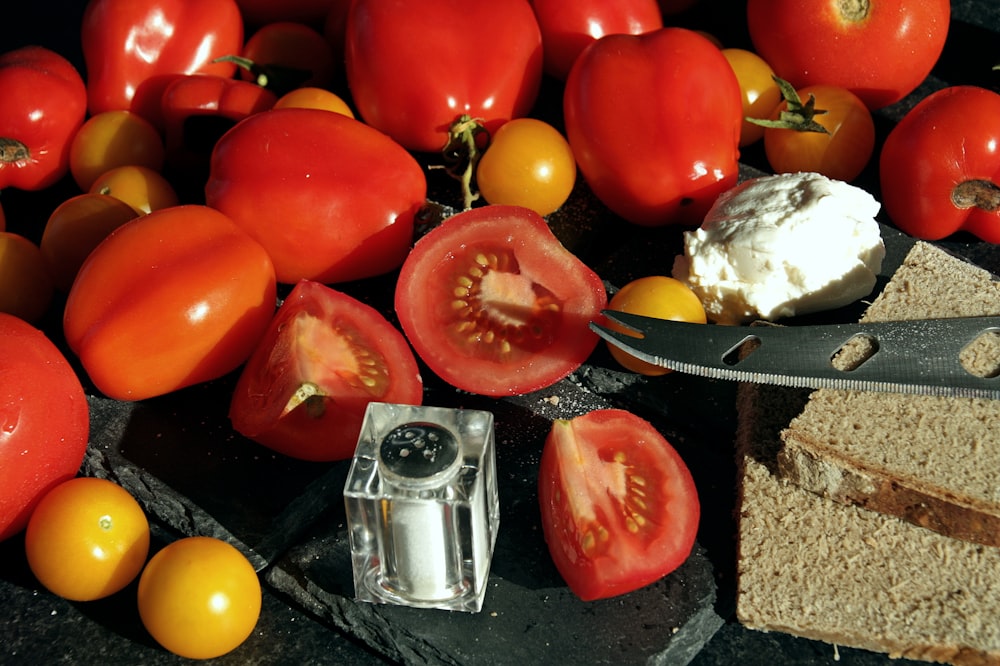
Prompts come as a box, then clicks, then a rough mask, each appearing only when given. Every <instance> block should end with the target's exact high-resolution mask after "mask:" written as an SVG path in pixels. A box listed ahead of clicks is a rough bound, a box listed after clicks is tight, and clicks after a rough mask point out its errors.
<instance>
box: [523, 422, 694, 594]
mask: <svg viewBox="0 0 1000 666" xmlns="http://www.w3.org/2000/svg"><path fill="white" fill-rule="evenodd" d="M538 498H539V503H540V505H541V515H542V530H543V533H544V535H545V541H546V543H547V544H548V547H549V552H550V553H551V555H552V560H553V562H554V563H555V565H556V568H557V569H558V570H559V573H560V574H561V575H562V577H563V580H565V581H566V584H567V585H568V586H569V588H570V590H572V591H573V593H574V594H576V595H577V596H578V597H580V599H583V600H584V601H591V600H594V599H604V598H607V597H613V596H617V595H620V594H625V593H627V592H631V591H633V590H637V589H639V588H641V587H645V586H646V585H649V584H650V583H653V582H655V581H657V580H659V579H660V578H662V577H663V576H665V575H667V574H668V573H670V572H671V571H673V570H674V569H676V568H677V567H679V566H680V565H681V564H682V563H683V562H684V561H685V560H686V559H687V557H688V555H690V553H691V548H692V547H693V546H694V541H695V536H696V535H697V532H698V520H699V517H700V511H701V510H700V504H699V501H698V491H697V489H696V488H695V485H694V480H693V479H692V478H691V473H690V471H689V470H688V468H687V465H685V464H684V461H683V459H681V457H680V455H678V453H677V451H676V450H674V448H673V447H672V446H671V445H670V443H669V442H667V440H666V439H664V437H663V436H662V435H661V434H660V433H659V432H658V431H657V430H656V428H654V427H653V425H652V424H650V423H649V422H648V421H646V420H644V419H642V418H640V417H638V416H636V415H635V414H632V413H631V412H627V411H624V410H620V409H599V410H595V411H592V412H589V413H587V414H584V415H582V416H578V417H576V418H573V419H568V420H567V419H560V420H556V421H554V422H553V424H552V430H551V432H550V433H549V436H548V438H547V439H546V441H545V447H544V448H543V450H542V459H541V466H540V468H539V480H538Z"/></svg>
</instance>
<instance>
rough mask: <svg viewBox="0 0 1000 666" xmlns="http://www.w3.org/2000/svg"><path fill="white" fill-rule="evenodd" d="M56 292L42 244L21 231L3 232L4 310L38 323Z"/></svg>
mask: <svg viewBox="0 0 1000 666" xmlns="http://www.w3.org/2000/svg"><path fill="white" fill-rule="evenodd" d="M53 291H54V289H53V285H52V276H51V275H50V274H49V269H48V265H47V264H46V263H45V259H44V258H43V257H42V252H41V250H40V249H39V247H38V246H37V245H36V244H35V243H33V242H32V241H30V240H28V239H27V238H25V237H24V236H22V235H20V234H16V233H14V232H12V231H0V312H6V313H8V314H12V315H14V316H16V317H20V318H21V319H23V320H25V321H27V322H29V323H35V322H37V321H38V320H39V319H41V318H42V315H43V314H45V311H46V310H47V309H48V307H49V303H51V302H52V293H53Z"/></svg>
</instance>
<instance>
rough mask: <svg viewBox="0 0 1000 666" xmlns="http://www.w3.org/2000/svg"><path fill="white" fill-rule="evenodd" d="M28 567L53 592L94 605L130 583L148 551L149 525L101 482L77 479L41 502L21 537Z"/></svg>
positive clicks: (128, 500) (120, 492)
mask: <svg viewBox="0 0 1000 666" xmlns="http://www.w3.org/2000/svg"><path fill="white" fill-rule="evenodd" d="M24 547H25V553H26V554H27V557H28V566H29V567H31V571H32V573H34V574H35V577H36V578H38V581H39V582H40V583H41V584H42V585H44V586H45V587H46V589H48V590H49V591H50V592H52V593H53V594H57V595H59V596H60V597H65V598H66V599H72V600H73V601H93V600H95V599H103V598H104V597H106V596H108V595H111V594H114V593H115V592H118V591H119V590H121V589H122V588H124V587H125V586H126V585H128V584H129V583H131V582H132V581H133V580H135V577H136V576H138V575H139V572H140V571H142V568H143V566H144V565H145V564H146V555H147V554H148V553H149V521H148V520H147V519H146V514H145V513H144V512H143V510H142V507H140V506H139V503H138V502H136V501H135V498H133V497H132V495H131V494H129V492H128V491H127V490H125V489H124V488H122V487H121V486H119V485H118V484H116V483H112V482H111V481H108V480H106V479H98V478H93V477H77V478H75V479H70V480H69V481H65V482H63V483H61V484H59V485H58V486H56V487H55V488H53V489H52V490H50V491H49V492H48V493H46V494H45V496H44V497H43V498H42V500H41V502H39V503H38V506H37V507H35V510H34V511H33V512H32V514H31V518H30V519H29V520H28V527H27V530H26V531H25V535H24Z"/></svg>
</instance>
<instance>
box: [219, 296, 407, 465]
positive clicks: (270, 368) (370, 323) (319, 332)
mask: <svg viewBox="0 0 1000 666" xmlns="http://www.w3.org/2000/svg"><path fill="white" fill-rule="evenodd" d="M422 400H423V382H422V381H421V379H420V370H419V368H418V367H417V361H416V359H415V358H414V357H413V352H412V351H410V348H409V346H408V345H407V344H406V339H405V338H404V337H403V335H402V333H400V332H399V331H398V330H396V329H395V328H394V327H393V326H392V324H390V323H389V322H388V321H387V320H386V319H385V317H383V316H382V315H381V314H380V313H379V312H378V311H377V310H375V309H374V308H372V307H371V306H369V305H366V304H364V303H362V302H361V301H358V300H357V299H355V298H353V297H352V296H349V295H347V294H344V293H342V292H339V291H335V290H333V289H331V288H329V287H327V286H325V285H323V284H320V283H318V282H313V281H310V280H302V281H300V282H299V283H298V284H296V285H295V287H294V288H293V289H292V291H291V293H290V294H289V295H288V298H286V299H285V301H284V303H282V305H281V307H280V308H278V312H277V314H276V315H275V317H274V319H273V320H272V322H271V326H270V328H269V329H268V331H267V333H266V334H265V335H264V337H263V338H262V339H261V342H260V343H259V344H258V346H257V348H256V349H255V350H254V352H253V354H252V355H251V356H250V360H249V361H247V364H246V366H245V367H244V369H243V372H242V374H241V375H240V378H239V380H238V381H237V384H236V390H235V392H234V393H233V400H232V402H231V403H230V407H229V418H230V419H231V420H232V423H233V427H234V428H235V429H236V431H237V432H240V433H242V434H243V435H245V436H247V437H249V438H250V439H252V440H254V441H256V442H258V443H259V444H263V445H264V446H267V447H269V448H271V449H274V450H275V451H278V452H280V453H283V454H285V455H287V456H291V457H293V458H300V459H302V460H323V461H328V460H343V459H346V458H350V457H351V456H352V455H353V454H354V449H355V447H356V445H357V442H358V434H359V433H360V432H361V421H362V419H363V417H364V414H365V408H367V406H368V403H369V402H373V401H377V402H392V403H400V404H408V405H419V404H420V403H421V402H422Z"/></svg>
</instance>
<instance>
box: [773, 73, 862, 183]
mask: <svg viewBox="0 0 1000 666" xmlns="http://www.w3.org/2000/svg"><path fill="white" fill-rule="evenodd" d="M810 95H811V96H812V97H813V98H814V100H815V102H814V103H815V108H816V109H817V110H825V111H826V113H822V114H816V115H815V116H814V117H813V120H814V121H815V122H817V123H819V124H820V125H822V126H823V127H825V128H826V130H827V132H826V133H824V132H810V131H798V130H794V129H776V128H771V127H769V128H767V129H765V130H764V152H765V153H766V155H767V161H768V163H769V164H770V165H771V168H772V169H774V171H775V173H796V172H799V171H813V172H816V173H821V174H823V175H824V176H826V177H827V178H833V179H836V180H843V181H847V182H850V181H852V180H854V179H855V178H857V177H858V176H859V175H860V174H861V172H862V171H863V170H864V168H865V167H866V166H867V165H868V162H869V161H870V160H871V156H872V153H873V152H874V150H875V122H874V120H872V115H871V112H870V111H869V110H868V107H866V106H865V104H864V102H862V101H861V99H860V98H859V97H858V96H857V95H855V94H854V93H852V92H851V91H849V90H847V89H846V88H840V87H837V86H829V85H815V86H807V87H805V88H802V89H801V90H799V91H798V96H799V99H800V100H801V102H802V103H803V104H805V103H807V101H808V99H809V97H810ZM788 106H789V104H788V103H787V102H782V103H781V104H779V105H778V107H777V109H775V111H774V115H773V117H778V114H780V113H781V112H782V111H786V110H787V109H788Z"/></svg>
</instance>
